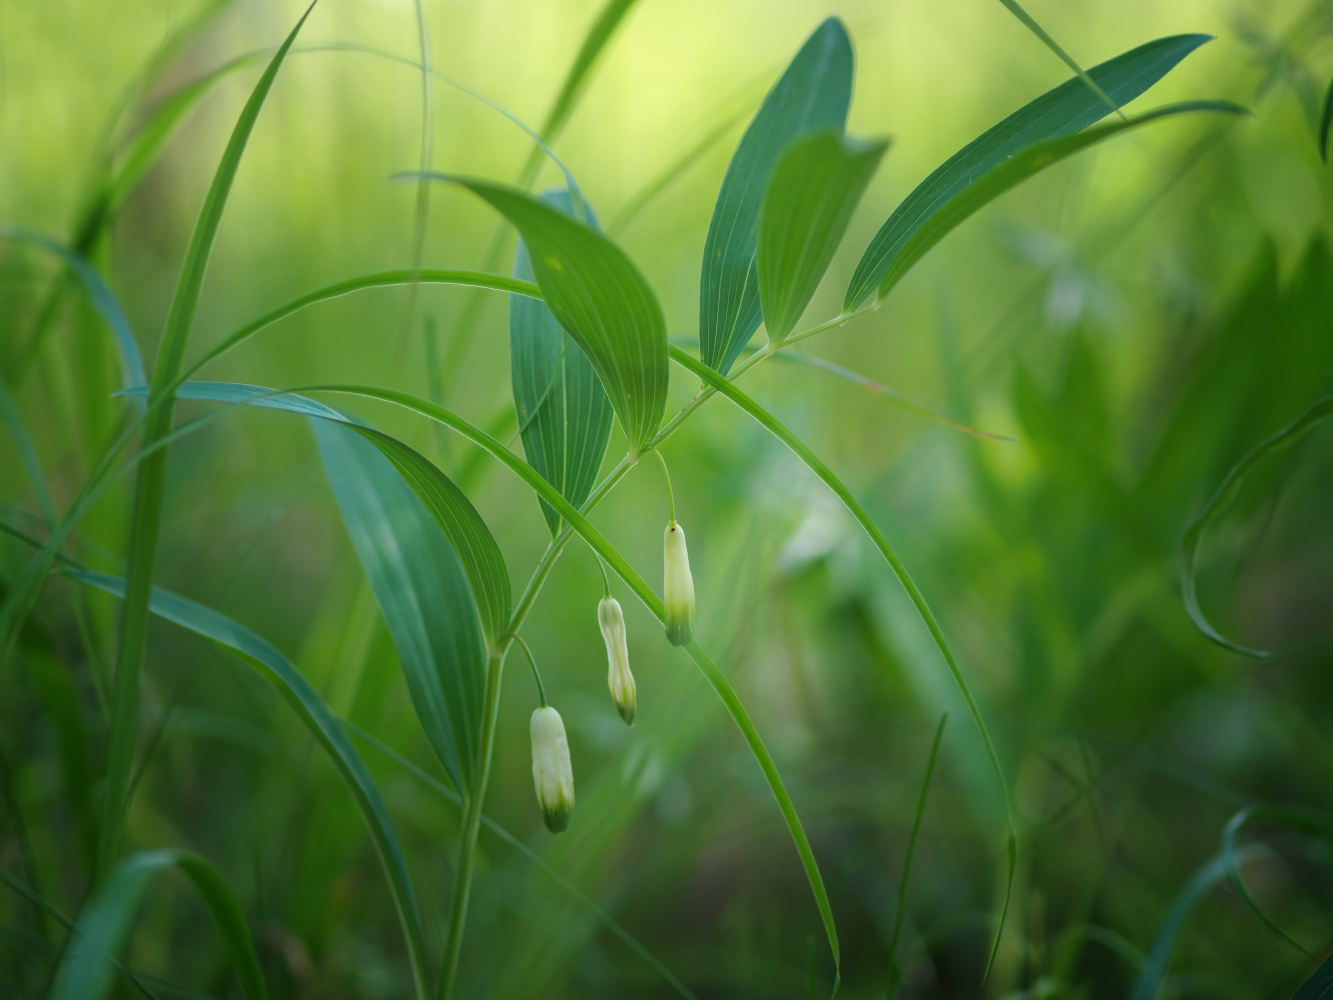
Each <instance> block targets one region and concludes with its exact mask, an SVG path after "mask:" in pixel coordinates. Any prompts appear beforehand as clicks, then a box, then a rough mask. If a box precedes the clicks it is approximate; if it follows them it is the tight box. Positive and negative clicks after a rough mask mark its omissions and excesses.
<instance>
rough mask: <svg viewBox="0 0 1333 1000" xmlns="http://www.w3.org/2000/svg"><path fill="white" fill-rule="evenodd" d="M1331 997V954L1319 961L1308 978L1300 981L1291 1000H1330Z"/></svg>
mask: <svg viewBox="0 0 1333 1000" xmlns="http://www.w3.org/2000/svg"><path fill="white" fill-rule="evenodd" d="M1330 998H1333V955H1329V956H1328V958H1326V959H1324V960H1323V962H1321V963H1320V965H1319V968H1317V969H1315V970H1314V972H1312V973H1310V978H1309V979H1307V980H1305V982H1303V983H1301V985H1300V986H1299V987H1298V988H1297V990H1296V992H1295V993H1293V994H1292V995H1291V1000H1330Z"/></svg>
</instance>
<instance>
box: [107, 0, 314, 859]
mask: <svg viewBox="0 0 1333 1000" xmlns="http://www.w3.org/2000/svg"><path fill="white" fill-rule="evenodd" d="M316 2H317V0H316ZM311 10H313V4H312V5H311V7H310V8H307V10H306V12H305V13H304V14H302V15H301V19H300V20H299V21H298V22H297V23H296V26H295V27H294V28H292V30H291V33H290V34H288V36H287V38H286V40H285V41H284V42H283V43H282V46H281V47H280V48H279V49H278V51H277V53H276V54H275V55H274V56H273V59H272V60H271V61H270V62H269V64H268V68H267V69H265V71H264V74H263V75H262V76H261V77H260V79H259V82H258V83H257V84H256V85H255V88H254V90H253V91H252V92H251V94H250V98H249V100H247V101H246V104H245V107H244V109H242V111H241V114H240V117H239V118H238V120H237V122H236V126H235V127H234V128H233V130H232V134H231V138H230V139H229V140H228V142H227V148H226V149H225V150H224V151H223V154H222V160H221V162H220V163H219V164H218V168H217V171H216V173H215V174H214V175H213V182H212V184H211V185H210V186H209V189H208V194H207V195H205V197H204V204H203V207H202V208H201V210H200V212H199V219H198V221H197V222H196V223H195V227H194V232H193V234H192V235H191V237H190V245H189V248H188V249H187V250H186V252H185V259H184V261H183V262H182V264H181V272H180V277H179V279H178V281H177V284H176V293H175V295H174V296H173V298H172V301H171V308H170V311H169V312H168V314H167V320H166V324H165V325H164V327H163V331H162V340H161V343H160V344H159V346H158V351H157V356H156V358H155V359H154V362H153V375H152V382H151V388H150V390H149V395H148V402H149V405H150V409H149V412H148V418H147V420H146V421H145V422H144V427H143V446H142V449H141V450H142V451H148V450H149V449H150V448H152V446H153V445H154V444H155V443H156V442H158V441H159V440H161V439H163V438H165V437H166V436H167V435H168V434H170V433H171V426H172V422H173V416H174V406H173V405H172V394H171V386H172V385H173V384H174V383H175V381H176V380H177V376H178V375H179V373H180V370H181V366H182V365H183V363H184V361H185V353H186V350H187V349H188V347H189V342H190V334H191V331H192V330H193V328H194V317H195V314H196V312H197V311H198V309H199V295H200V292H201V291H202V289H203V284H204V275H205V273H206V272H207V270H208V260H209V257H210V256H211V254H212V250H213V243H214V241H215V240H216V239H217V232H218V226H219V225H220V224H221V222H222V213H223V210H224V209H225V208H226V204H227V197H228V195H229V194H230V193H231V185H232V182H233V181H234V180H235V178H236V171H237V170H238V169H239V167H240V163H241V157H242V156H243V155H244V154H245V147H246V146H247V144H248V143H249V141H250V134H251V132H252V131H253V130H254V126H255V122H256V121H257V120H258V118H259V112H260V110H261V109H262V108H263V106H264V101H265V100H266V99H267V97H268V94H269V90H270V89H271V88H272V86H273V81H274V79H276V77H277V75H278V70H279V69H280V68H281V67H282V63H283V60H284V59H285V58H286V56H287V53H288V52H289V51H290V50H291V47H292V44H293V43H294V42H295V41H296V36H297V34H298V33H299V32H300V30H301V28H302V27H303V26H304V24H305V21H306V18H308V17H309V16H310V11H311ZM159 402H160V403H161V405H158V406H154V405H153V404H156V403H159ZM166 479H167V451H166V449H161V450H158V451H154V452H152V454H151V455H150V457H149V458H148V459H147V460H146V461H144V462H143V463H141V464H140V465H139V467H138V470H137V474H136V476H135V488H134V509H133V513H132V515H131V522H130V550H129V560H128V573H127V588H128V589H127V593H126V597H125V608H124V615H123V618H122V621H121V634H120V648H119V655H118V657H117V664H116V683H115V692H114V695H113V705H112V716H111V745H110V750H109V752H108V755H107V776H106V785H105V790H104V793H103V806H102V827H101V839H100V844H99V848H98V873H99V875H105V874H106V873H108V872H109V871H110V870H111V867H112V865H113V864H114V862H115V859H116V858H117V857H119V855H120V848H121V841H122V839H123V837H124V832H125V810H126V808H127V807H128V804H129V787H130V774H131V771H132V770H133V764H134V744H135V736H136V734H137V732H138V718H139V674H140V672H141V670H142V668H143V661H144V656H145V654H146V653H147V647H148V598H149V592H150V590H151V588H152V576H153V559H154V556H155V555H156V552H157V535H158V525H159V521H160V519H161V513H162V499H163V494H164V492H165V490H166Z"/></svg>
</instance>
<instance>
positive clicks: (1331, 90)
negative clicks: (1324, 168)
mask: <svg viewBox="0 0 1333 1000" xmlns="http://www.w3.org/2000/svg"><path fill="white" fill-rule="evenodd" d="M1330 133H1333V80H1329V81H1328V90H1327V91H1326V92H1325V93H1324V110H1323V111H1321V112H1320V114H1319V158H1320V159H1321V160H1323V161H1324V162H1325V163H1328V138H1329V134H1330Z"/></svg>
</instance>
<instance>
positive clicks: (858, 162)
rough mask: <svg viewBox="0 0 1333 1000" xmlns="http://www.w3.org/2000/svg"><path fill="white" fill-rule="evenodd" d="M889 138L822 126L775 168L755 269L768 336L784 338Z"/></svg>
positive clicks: (826, 263)
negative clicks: (849, 133) (856, 135)
mask: <svg viewBox="0 0 1333 1000" xmlns="http://www.w3.org/2000/svg"><path fill="white" fill-rule="evenodd" d="M888 146H889V142H888V140H887V139H879V140H864V139H855V138H852V137H850V136H843V135H842V134H841V132H839V131H835V130H833V129H823V130H820V131H818V132H815V133H813V134H811V135H808V136H804V137H802V138H800V139H798V140H797V141H796V142H795V143H793V144H792V145H791V147H790V148H788V150H787V151H786V152H785V153H784V154H783V155H782V158H781V159H780V160H779V161H778V164H777V166H776V167H775V168H774V170H773V176H772V178H771V179H770V180H769V182H768V189H767V191H766V192H765V193H764V200H763V204H762V206H761V207H760V210H759V242H758V246H757V248H756V250H755V275H756V278H757V280H758V283H759V301H760V303H761V304H762V306H763V316H764V329H765V330H766V331H767V332H768V341H769V343H770V344H775V345H776V344H781V343H782V342H783V341H784V340H786V339H787V335H788V334H789V333H791V332H792V330H794V329H796V321H797V320H799V319H800V318H801V314H802V313H804V312H805V308H806V306H808V305H809V304H810V299H811V298H812V297H813V296H814V294H815V289H816V288H818V287H819V283H820V281H822V280H823V278H824V272H825V271H827V270H828V266H829V262H830V261H832V260H833V254H834V253H835V252H836V251H837V249H838V244H840V243H841V242H842V237H843V234H844V233H845V232H847V224H848V223H849V222H851V220H852V212H853V211H855V210H856V205H857V202H859V201H860V200H861V195H862V194H863V193H864V192H865V189H866V185H867V184H869V183H870V178H871V177H872V176H874V173H875V170H876V168H877V167H878V166H879V161H880V158H881V157H882V156H883V155H884V150H886V149H887V148H888Z"/></svg>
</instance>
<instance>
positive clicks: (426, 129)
mask: <svg viewBox="0 0 1333 1000" xmlns="http://www.w3.org/2000/svg"><path fill="white" fill-rule="evenodd" d="M412 6H413V8H414V9H415V10H416V15H417V42H418V49H419V51H420V52H421V156H420V159H419V160H418V161H417V163H418V166H417V169H418V170H420V171H421V174H422V176H421V178H420V179H419V180H418V181H417V205H416V212H415V213H414V215H413V219H412V274H413V275H414V276H415V275H416V274H417V273H418V272H420V270H421V255H422V254H423V253H424V252H425V250H426V217H427V215H429V213H430V182H429V181H428V180H426V178H425V174H426V172H427V171H428V170H430V165H431V158H432V156H433V155H434V151H433V149H432V147H433V145H434V142H435V88H434V87H432V86H431V65H430V62H431V59H430V56H431V51H430V28H429V27H427V25H426V9H425V7H424V5H423V4H422V0H412ZM416 305H417V282H416V281H415V280H413V281H412V282H411V284H409V285H408V289H407V310H406V312H405V313H404V314H403V332H402V334H401V335H400V336H399V338H398V357H399V360H401V359H402V356H403V350H404V348H406V346H407V337H408V334H409V333H410V332H411V330H412V314H413V312H414V311H415V310H416Z"/></svg>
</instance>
